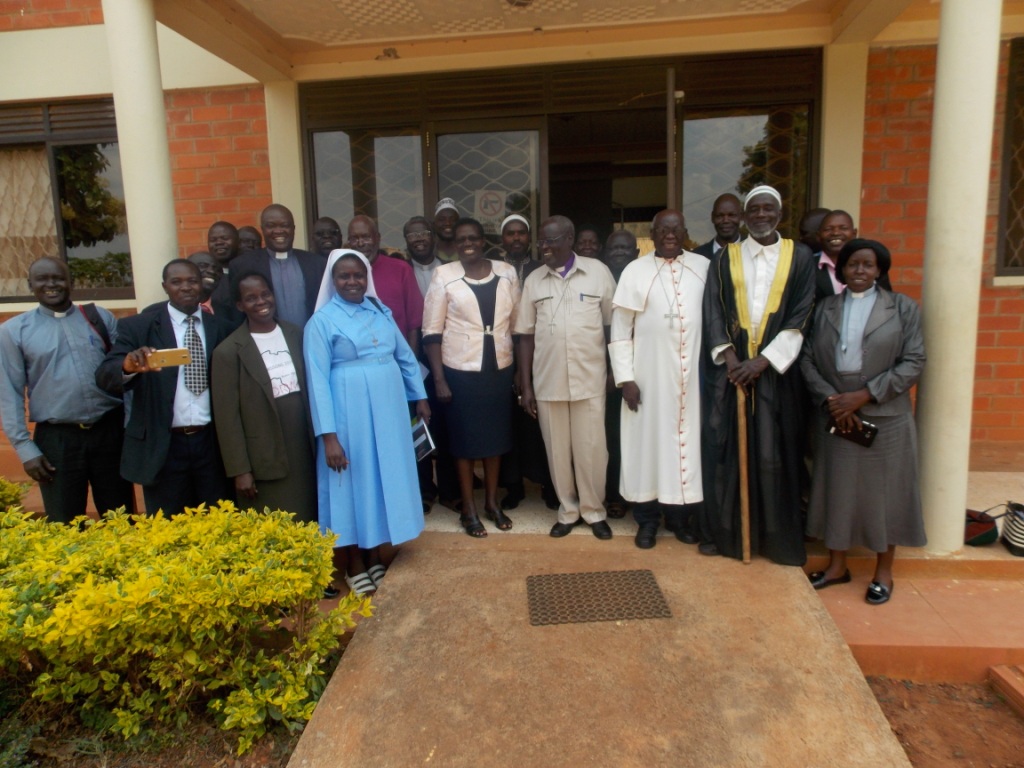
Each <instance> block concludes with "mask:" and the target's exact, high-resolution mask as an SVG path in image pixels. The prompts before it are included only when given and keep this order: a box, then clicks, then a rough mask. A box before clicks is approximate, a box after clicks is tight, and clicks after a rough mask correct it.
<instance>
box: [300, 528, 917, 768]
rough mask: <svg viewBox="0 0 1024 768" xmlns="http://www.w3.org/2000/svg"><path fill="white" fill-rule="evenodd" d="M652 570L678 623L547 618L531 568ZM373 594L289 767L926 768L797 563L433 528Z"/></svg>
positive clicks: (671, 545)
mask: <svg viewBox="0 0 1024 768" xmlns="http://www.w3.org/2000/svg"><path fill="white" fill-rule="evenodd" d="M439 513H442V514H450V513H447V512H442V511H441V510H436V511H435V512H434V515H437V514H439ZM529 514H530V513H529V511H522V513H521V514H520V515H519V517H520V518H523V519H524V520H525V518H526V517H527V516H529ZM452 517H453V518H454V516H452ZM639 568H643V569H650V570H652V571H653V572H654V575H655V578H656V579H657V581H658V584H659V586H660V587H661V590H662V592H663V593H664V595H665V598H666V600H667V602H668V604H669V607H670V608H671V611H672V618H670V619H649V620H636V621H616V622H592V623H584V624H562V625H554V626H539V627H537V626H532V625H531V624H530V621H529V613H528V607H527V597H526V576H528V575H534V574H546V573H573V572H580V571H602V570H630V569H639ZM375 603H376V606H377V612H376V615H375V616H374V617H373V618H372V619H369V620H365V621H362V622H360V626H359V629H358V631H357V632H356V634H355V637H354V638H353V640H352V642H351V643H350V644H349V646H348V649H347V650H346V652H345V656H344V657H343V659H342V663H341V665H340V666H339V667H338V670H337V672H336V673H335V675H334V678H333V679H332V680H331V682H330V685H329V686H328V688H327V691H326V692H325V693H324V696H323V698H322V699H321V701H320V703H319V705H318V707H317V710H316V712H315V713H314V717H313V720H312V721H311V722H310V723H309V725H308V726H307V727H306V730H305V732H304V734H303V737H302V739H301V740H300V742H299V745H298V747H297V748H296V751H295V752H294V754H293V756H292V759H291V762H290V763H289V765H290V766H295V767H296V768H298V767H299V766H331V767H332V768H334V767H340V766H364V765H373V766H410V765H417V764H418V765H429V764H436V765H443V766H517V765H528V766H533V765H537V766H541V765H542V766H702V767H703V766H776V767H779V768H784V767H786V766H793V767H794V768H797V767H798V766H799V767H800V768H804V767H806V766H821V767H824V766H844V768H846V767H849V766H882V765H884V766H900V765H909V763H908V761H907V760H906V757H905V756H904V753H903V750H902V748H901V747H900V745H899V743H898V741H897V740H896V738H895V737H894V736H893V734H892V732H891V730H890V729H889V727H888V723H887V722H886V720H885V718H884V716H883V715H882V712H881V710H880V709H879V708H878V705H877V704H876V702H875V699H874V697H873V695H872V694H871V691H870V690H869V688H868V686H867V684H866V682H865V680H864V677H863V676H862V674H861V672H860V670H859V668H858V667H857V664H856V662H855V660H854V658H853V656H852V655H851V653H850V651H849V650H848V648H847V647H846V644H845V643H844V642H843V638H842V636H841V635H840V633H839V632H838V630H837V629H836V627H835V624H834V623H833V621H832V620H831V618H830V617H829V615H828V612H827V611H826V610H825V608H824V606H823V605H822V603H821V601H820V600H818V599H817V598H816V597H815V595H814V593H813V590H811V588H810V586H809V584H808V583H807V580H806V578H804V576H803V574H802V572H801V571H800V570H799V569H797V568H780V567H777V566H773V565H772V564H770V563H768V562H766V561H763V560H757V561H755V562H754V563H753V564H751V565H749V566H744V565H742V564H741V563H738V562H736V561H732V560H725V559H723V558H703V557H701V556H700V555H698V554H697V552H696V550H695V549H694V548H693V547H687V546H685V545H683V544H680V543H679V542H676V541H675V540H674V539H671V540H667V539H666V540H663V541H661V542H659V545H658V546H657V547H656V548H655V549H654V550H650V551H642V550H639V549H637V548H636V547H634V546H633V543H632V539H631V538H630V537H627V536H619V537H617V538H616V539H613V540H612V541H610V542H600V541H598V540H597V539H595V538H594V537H593V536H591V535H590V533H589V531H587V530H586V529H582V528H581V529H577V531H575V532H574V533H573V534H572V535H570V536H568V537H566V538H565V539H560V540H555V539H551V538H550V537H548V536H546V535H545V536H539V535H529V534H526V535H515V534H502V535H498V534H496V533H493V532H492V534H491V535H490V536H489V538H488V539H487V540H485V541H475V540H472V539H470V538H469V537H467V536H464V535H460V534H449V533H441V532H435V531H428V532H426V533H424V534H423V535H422V536H421V537H420V538H419V539H417V540H416V541H415V542H412V543H410V544H408V545H406V546H405V547H403V548H402V550H401V552H400V553H399V554H398V556H397V558H396V559H395V561H394V562H393V563H392V566H391V569H390V571H389V573H388V575H387V576H386V578H385V581H384V585H383V587H382V588H381V590H380V591H379V592H378V595H377V597H376V599H375Z"/></svg>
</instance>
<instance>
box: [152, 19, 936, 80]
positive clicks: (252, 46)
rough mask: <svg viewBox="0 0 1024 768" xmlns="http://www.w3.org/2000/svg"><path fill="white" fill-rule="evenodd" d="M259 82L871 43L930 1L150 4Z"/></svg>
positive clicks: (187, 34) (168, 21)
mask: <svg viewBox="0 0 1024 768" xmlns="http://www.w3.org/2000/svg"><path fill="white" fill-rule="evenodd" d="M155 9H156V15H157V19H158V20H159V21H160V22H161V23H163V24H165V25H166V26H168V27H170V28H171V29H174V30H175V31H177V32H178V33H180V34H181V35H183V36H185V37H186V38H188V39H190V40H192V41H193V42H195V43H196V44H198V45H200V46H201V47H203V48H205V49H206V50H208V51H210V52H211V53H213V54H214V55H216V56H218V57H220V58H221V59H223V60H225V61H227V62H228V63H229V64H232V65H234V66H235V67H238V68H239V69H240V70H242V71H243V72H245V73H247V74H249V75H250V76H252V77H254V78H256V79H257V80H260V81H262V82H273V81H279V80H296V81H309V80H319V79H331V78H343V77H356V76H387V75H395V74H404V73H412V72H424V71H456V70H460V69H466V68H479V67H480V66H481V60H482V59H486V58H489V57H493V59H494V66H495V67H501V66H510V65H513V66H515V65H520V64H530V63H539V62H550V61H572V60H593V59H616V58H635V57H638V56H652V55H664V54H666V53H681V52H694V53H713V52H729V51H741V50H755V49H766V48H793V47H804V46H808V45H828V44H831V43H870V42H871V41H872V40H874V39H875V38H876V37H877V36H878V35H880V34H881V33H882V32H883V31H884V30H886V29H887V28H890V26H891V25H892V24H893V23H894V22H896V21H897V20H899V19H900V18H901V16H903V15H905V14H908V13H911V12H913V14H916V16H915V18H920V17H927V16H933V17H935V18H937V15H938V4H937V3H936V2H934V0H381V2H377V3H368V2H365V0H155Z"/></svg>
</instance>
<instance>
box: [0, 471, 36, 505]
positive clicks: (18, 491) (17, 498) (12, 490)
mask: <svg viewBox="0 0 1024 768" xmlns="http://www.w3.org/2000/svg"><path fill="white" fill-rule="evenodd" d="M28 488H29V487H28V484H27V483H12V482H11V481H10V480H8V479H7V478H6V477H0V510H4V511H6V510H8V509H10V508H11V507H16V506H18V505H19V504H21V500H22V499H23V498H25V494H26V493H28Z"/></svg>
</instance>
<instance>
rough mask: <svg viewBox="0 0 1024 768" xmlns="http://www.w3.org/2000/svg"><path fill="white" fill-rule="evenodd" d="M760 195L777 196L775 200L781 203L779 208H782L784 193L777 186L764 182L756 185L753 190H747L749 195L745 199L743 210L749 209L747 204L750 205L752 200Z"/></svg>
mask: <svg viewBox="0 0 1024 768" xmlns="http://www.w3.org/2000/svg"><path fill="white" fill-rule="evenodd" d="M758 195H770V196H771V197H774V198H775V201H776V202H777V203H778V204H779V208H782V195H780V194H779V191H778V190H777V189H776V188H775V187H769V186H768V185H767V184H762V185H761V186H759V187H754V188H753V189H752V190H750V191H749V192H747V196H746V197H745V198H744V199H743V210H744V211H745V210H747V206H748V205H750V201H751V200H753V199H754V198H755V197H757V196H758Z"/></svg>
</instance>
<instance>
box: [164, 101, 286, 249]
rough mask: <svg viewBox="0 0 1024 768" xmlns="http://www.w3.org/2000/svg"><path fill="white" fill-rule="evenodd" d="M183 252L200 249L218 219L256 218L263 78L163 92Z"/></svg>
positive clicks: (262, 184) (265, 177)
mask: <svg viewBox="0 0 1024 768" xmlns="http://www.w3.org/2000/svg"><path fill="white" fill-rule="evenodd" d="M165 103H166V105H167V135H168V141H169V144H170V153H171V177H172V178H171V180H172V183H173V185H174V208H175V213H176V214H177V217H178V245H179V251H180V254H179V255H181V256H187V255H188V254H190V253H193V252H194V251H199V250H205V249H206V232H207V230H208V229H209V228H210V225H211V224H213V222H215V221H217V220H220V219H223V220H224V221H230V222H231V223H232V224H234V225H235V226H237V227H241V226H244V225H246V224H249V225H252V226H256V225H258V223H259V214H260V211H261V210H262V209H263V208H264V207H265V206H267V205H269V204H270V202H271V199H270V198H271V190H270V166H269V164H268V158H267V115H266V108H265V106H264V100H263V88H262V87H261V86H242V87H234V88H220V89H203V90H187V91H172V92H168V93H167V94H166V95H165Z"/></svg>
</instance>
